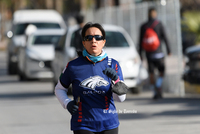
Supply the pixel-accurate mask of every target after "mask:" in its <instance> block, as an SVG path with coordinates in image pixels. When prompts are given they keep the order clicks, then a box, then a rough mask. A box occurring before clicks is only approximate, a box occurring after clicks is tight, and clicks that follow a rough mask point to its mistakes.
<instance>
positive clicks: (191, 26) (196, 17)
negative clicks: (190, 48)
mask: <svg viewBox="0 0 200 134" xmlns="http://www.w3.org/2000/svg"><path fill="white" fill-rule="evenodd" d="M182 30H183V31H185V32H186V31H187V32H191V33H193V34H195V36H196V44H197V43H200V12H198V11H186V12H185V13H184V14H183V19H182Z"/></svg>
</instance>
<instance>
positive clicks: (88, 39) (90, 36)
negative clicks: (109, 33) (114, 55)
mask: <svg viewBox="0 0 200 134" xmlns="http://www.w3.org/2000/svg"><path fill="white" fill-rule="evenodd" d="M93 37H94V38H95V40H96V41H99V40H103V39H104V37H103V36H101V35H94V36H93V35H87V36H85V37H84V38H83V40H84V41H91V40H92V39H93Z"/></svg>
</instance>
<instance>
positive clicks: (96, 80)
mask: <svg viewBox="0 0 200 134" xmlns="http://www.w3.org/2000/svg"><path fill="white" fill-rule="evenodd" d="M108 84H109V83H108V81H106V80H104V78H102V77H100V76H93V77H90V78H87V79H85V80H83V81H82V82H81V83H80V86H82V87H85V88H89V89H92V90H95V88H96V87H100V86H107V85H108Z"/></svg>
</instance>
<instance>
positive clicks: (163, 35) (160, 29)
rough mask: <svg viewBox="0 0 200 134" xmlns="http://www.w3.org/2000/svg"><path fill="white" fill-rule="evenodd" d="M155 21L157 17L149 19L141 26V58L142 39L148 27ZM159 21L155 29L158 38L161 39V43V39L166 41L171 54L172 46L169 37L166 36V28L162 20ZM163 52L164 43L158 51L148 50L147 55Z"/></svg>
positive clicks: (140, 50)
mask: <svg viewBox="0 0 200 134" xmlns="http://www.w3.org/2000/svg"><path fill="white" fill-rule="evenodd" d="M154 21H155V19H149V21H148V22H146V23H144V24H142V25H141V27H140V37H139V54H140V57H141V59H142V51H143V48H142V39H143V36H144V34H145V31H146V27H150V26H151V25H152V24H153V23H154ZM157 21H158V20H157ZM158 22H159V23H158V24H157V25H156V26H155V27H154V28H153V29H154V31H155V32H156V33H157V35H158V38H159V40H160V43H161V41H164V42H165V45H166V48H167V53H168V54H169V53H170V47H169V43H168V39H167V36H166V33H165V29H164V27H163V25H162V23H161V22H160V21H158ZM145 52H146V51H145ZM161 52H162V45H160V46H159V47H158V49H157V50H156V51H153V52H146V56H147V58H148V57H149V56H151V55H152V54H156V53H161Z"/></svg>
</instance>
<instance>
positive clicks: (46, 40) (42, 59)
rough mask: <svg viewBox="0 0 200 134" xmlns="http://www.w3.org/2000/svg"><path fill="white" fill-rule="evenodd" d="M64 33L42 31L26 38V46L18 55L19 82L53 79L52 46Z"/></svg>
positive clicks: (53, 30)
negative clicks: (34, 79)
mask: <svg viewBox="0 0 200 134" xmlns="http://www.w3.org/2000/svg"><path fill="white" fill-rule="evenodd" d="M64 33H65V30H63V29H59V30H56V29H43V30H36V31H35V32H33V33H32V34H30V35H29V36H27V41H26V44H24V46H23V45H22V46H21V47H20V48H19V53H18V69H19V70H18V73H19V78H20V80H26V79H33V78H39V79H40V78H53V72H52V71H51V62H52V60H53V59H54V56H55V53H54V47H55V46H54V45H55V44H56V43H57V42H58V41H59V39H60V37H61V36H63V35H64Z"/></svg>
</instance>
